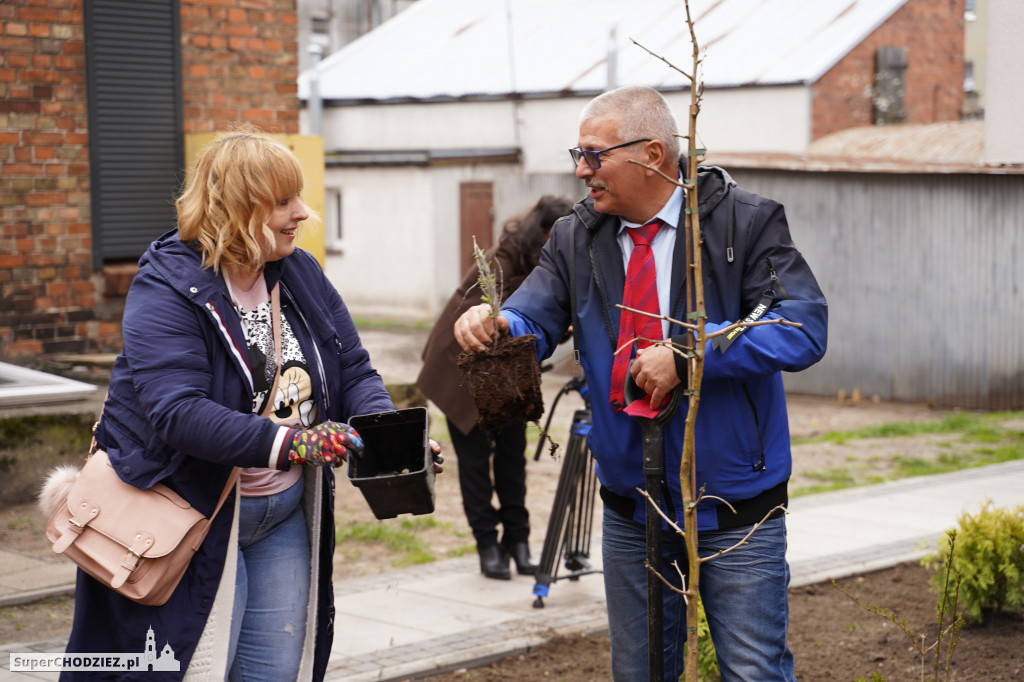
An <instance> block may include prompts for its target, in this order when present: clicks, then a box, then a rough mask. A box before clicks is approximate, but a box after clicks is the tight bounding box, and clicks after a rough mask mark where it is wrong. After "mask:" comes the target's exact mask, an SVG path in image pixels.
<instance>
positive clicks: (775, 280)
mask: <svg viewBox="0 0 1024 682" xmlns="http://www.w3.org/2000/svg"><path fill="white" fill-rule="evenodd" d="M764 262H765V265H767V266H768V277H769V278H771V284H770V287H771V288H772V289H774V290H777V291H778V292H779V296H781V297H782V298H783V299H787V298H789V292H787V291H786V287H784V286H783V285H782V280H781V279H779V276H778V275H777V274H775V266H774V265H772V259H771V257H770V256H765V257H764Z"/></svg>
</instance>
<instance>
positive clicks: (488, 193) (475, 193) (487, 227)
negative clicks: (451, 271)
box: [459, 182, 494, 273]
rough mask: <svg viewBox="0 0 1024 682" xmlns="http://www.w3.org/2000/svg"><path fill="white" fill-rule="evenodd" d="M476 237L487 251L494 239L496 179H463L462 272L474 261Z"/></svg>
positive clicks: (461, 212) (461, 192)
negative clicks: (478, 180) (483, 180)
mask: <svg viewBox="0 0 1024 682" xmlns="http://www.w3.org/2000/svg"><path fill="white" fill-rule="evenodd" d="M473 237H476V243H477V246H479V247H480V248H481V249H483V250H484V251H486V250H487V249H489V248H490V247H491V245H492V244H493V243H494V183H492V182H463V183H461V184H460V185H459V264H460V266H461V269H460V273H462V272H465V271H466V269H467V268H468V267H469V266H470V265H472V264H473Z"/></svg>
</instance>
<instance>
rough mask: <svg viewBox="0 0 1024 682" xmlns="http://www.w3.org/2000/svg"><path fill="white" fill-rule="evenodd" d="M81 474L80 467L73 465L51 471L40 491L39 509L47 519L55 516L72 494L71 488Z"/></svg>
mask: <svg viewBox="0 0 1024 682" xmlns="http://www.w3.org/2000/svg"><path fill="white" fill-rule="evenodd" d="M81 473H82V469H81V468H80V467H77V466H74V465H71V464H65V465H62V466H59V467H54V468H53V469H51V470H50V473H49V474H48V475H47V476H46V481H45V482H44V483H43V487H42V488H40V490H39V508H40V509H41V510H42V511H43V513H44V514H45V515H46V518H50V517H51V516H53V513H54V512H55V511H57V509H58V508H59V507H60V505H61V504H62V503H63V502H64V500H66V499H67V496H68V493H69V492H71V486H73V485H74V484H75V481H77V480H78V475H79V474H81Z"/></svg>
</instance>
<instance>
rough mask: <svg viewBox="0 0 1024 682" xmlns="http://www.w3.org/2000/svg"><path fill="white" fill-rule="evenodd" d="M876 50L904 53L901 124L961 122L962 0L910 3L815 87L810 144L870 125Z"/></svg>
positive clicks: (913, 0) (910, 1)
mask: <svg viewBox="0 0 1024 682" xmlns="http://www.w3.org/2000/svg"><path fill="white" fill-rule="evenodd" d="M880 47H903V48H906V56H907V68H906V71H905V72H904V76H905V79H904V80H905V83H906V88H905V93H904V107H905V109H906V119H905V121H904V122H905V123H936V122H938V121H955V120H959V118H960V111H961V107H962V105H963V79H964V0H909V1H908V2H907V4H905V5H904V6H903V7H902V8H900V9H899V10H897V11H896V13H895V14H893V15H892V16H891V17H890V18H889V19H888V20H887V21H886V22H885V23H884V24H882V25H881V26H880V27H879V28H878V29H876V30H875V31H874V32H873V33H872V34H871V35H870V36H868V37H867V38H866V39H865V40H864V41H863V42H862V43H861V44H860V45H858V46H857V47H856V48H854V49H853V50H852V51H851V52H850V53H849V54H848V55H846V57H844V58H843V59H842V60H841V61H840V62H839V63H838V64H836V65H835V66H834V67H832V69H830V70H829V71H828V72H827V73H826V74H825V75H824V76H823V77H822V78H821V79H820V80H819V81H818V82H817V83H816V84H815V85H814V88H813V92H814V94H813V103H812V110H811V117H812V123H811V138H812V139H814V140H817V139H818V138H820V137H823V136H825V135H828V134H829V133H834V132H836V131H837V130H843V129H846V128H852V127H856V126H866V125H871V124H872V102H871V86H872V82H873V80H874V73H875V52H876V51H877V50H878V48H880Z"/></svg>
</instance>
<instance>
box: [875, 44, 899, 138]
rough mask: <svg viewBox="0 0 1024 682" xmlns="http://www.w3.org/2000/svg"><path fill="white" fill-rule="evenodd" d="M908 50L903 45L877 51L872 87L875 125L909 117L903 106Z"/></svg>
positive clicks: (896, 121) (881, 48) (897, 121)
mask: <svg viewBox="0 0 1024 682" xmlns="http://www.w3.org/2000/svg"><path fill="white" fill-rule="evenodd" d="M906 69H907V51H906V50H905V49H904V48H902V47H880V48H878V52H876V53H875V83H874V86H873V87H872V89H871V103H872V105H873V107H874V116H873V119H874V123H875V125H885V124H886V123H899V122H901V121H903V120H904V119H905V118H906V117H907V111H906V109H905V108H904V106H903V93H904V72H905V71H906Z"/></svg>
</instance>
